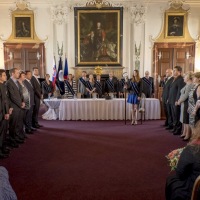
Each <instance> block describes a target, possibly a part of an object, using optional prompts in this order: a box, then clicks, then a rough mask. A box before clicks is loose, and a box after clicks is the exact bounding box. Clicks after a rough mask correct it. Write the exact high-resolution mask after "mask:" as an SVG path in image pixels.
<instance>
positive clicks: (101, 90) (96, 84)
mask: <svg viewBox="0 0 200 200" xmlns="http://www.w3.org/2000/svg"><path fill="white" fill-rule="evenodd" d="M100 85H101V89H100V88H99V86H100ZM94 87H95V88H96V90H95V92H96V93H98V95H99V97H102V95H103V94H104V90H105V88H104V82H103V81H101V80H100V82H97V80H96V81H95V83H94Z"/></svg>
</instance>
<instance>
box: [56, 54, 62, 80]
mask: <svg viewBox="0 0 200 200" xmlns="http://www.w3.org/2000/svg"><path fill="white" fill-rule="evenodd" d="M60 70H62V57H61V56H60V60H59V63H58V71H57V75H56V79H57V80H59V72H60Z"/></svg>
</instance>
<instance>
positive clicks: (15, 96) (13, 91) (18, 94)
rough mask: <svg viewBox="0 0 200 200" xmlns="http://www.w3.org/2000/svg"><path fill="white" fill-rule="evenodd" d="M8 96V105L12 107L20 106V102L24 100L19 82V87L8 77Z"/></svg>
mask: <svg viewBox="0 0 200 200" xmlns="http://www.w3.org/2000/svg"><path fill="white" fill-rule="evenodd" d="M6 86H7V90H8V97H9V99H10V106H11V107H12V108H13V109H16V108H20V109H21V106H22V102H23V101H24V97H23V94H22V88H21V86H20V84H19V88H18V87H17V86H16V84H15V83H14V81H13V80H12V79H11V78H9V79H8V81H7V83H6Z"/></svg>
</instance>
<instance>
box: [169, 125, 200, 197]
mask: <svg viewBox="0 0 200 200" xmlns="http://www.w3.org/2000/svg"><path fill="white" fill-rule="evenodd" d="M175 171H176V173H175V174H174V175H171V176H169V177H168V178H167V181H166V187H165V196H166V200H190V199H191V194H192V189H193V185H194V182H195V180H196V178H197V177H198V176H199V175H200V123H199V122H198V123H197V125H196V127H195V129H194V132H193V137H192V140H191V142H190V143H189V144H188V145H187V146H186V147H185V149H184V150H183V152H182V153H181V155H180V159H179V161H178V165H177V168H176V170H175ZM198 199H199V197H198Z"/></svg>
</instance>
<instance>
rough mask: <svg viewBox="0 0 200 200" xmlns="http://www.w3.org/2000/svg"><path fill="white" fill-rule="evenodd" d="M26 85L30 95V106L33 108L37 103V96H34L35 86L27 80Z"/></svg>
mask: <svg viewBox="0 0 200 200" xmlns="http://www.w3.org/2000/svg"><path fill="white" fill-rule="evenodd" d="M24 85H25V86H26V88H27V89H28V91H29V94H30V106H33V105H35V102H34V96H35V95H34V90H33V86H32V85H31V83H29V82H28V81H27V80H24Z"/></svg>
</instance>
